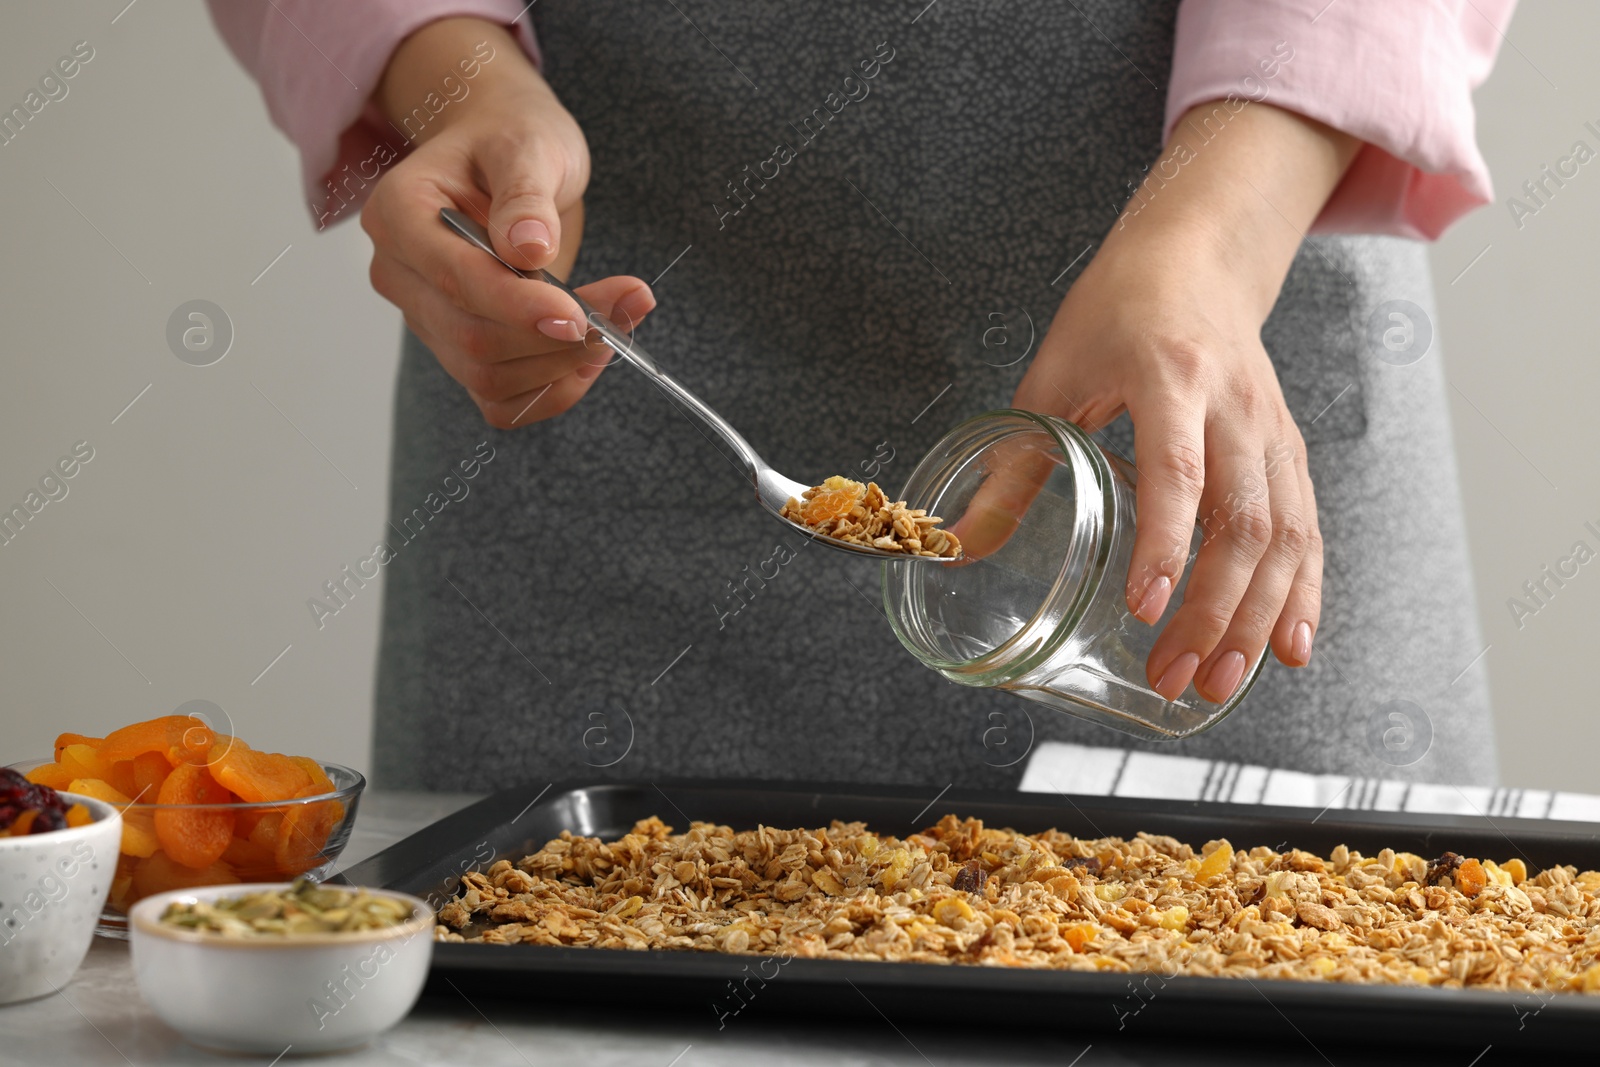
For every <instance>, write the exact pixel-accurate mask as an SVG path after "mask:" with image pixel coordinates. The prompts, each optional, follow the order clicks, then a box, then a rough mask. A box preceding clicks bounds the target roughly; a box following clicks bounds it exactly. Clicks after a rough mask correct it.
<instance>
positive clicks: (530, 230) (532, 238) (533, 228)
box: [506, 219, 555, 256]
mask: <svg viewBox="0 0 1600 1067" xmlns="http://www.w3.org/2000/svg"><path fill="white" fill-rule="evenodd" d="M506 240H508V241H510V242H511V243H512V244H513V245H515V246H516V248H517V250H518V251H519V252H521V253H522V254H523V255H527V256H538V255H543V254H544V253H546V252H549V251H550V250H551V249H552V248H554V247H555V246H554V245H552V244H551V243H550V227H548V226H546V225H545V224H544V223H542V222H540V221H539V220H538V219H523V220H522V221H521V222H519V223H517V224H516V225H515V226H513V227H511V231H510V232H509V233H507V234H506Z"/></svg>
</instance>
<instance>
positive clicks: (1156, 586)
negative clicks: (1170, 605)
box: [1133, 574, 1172, 626]
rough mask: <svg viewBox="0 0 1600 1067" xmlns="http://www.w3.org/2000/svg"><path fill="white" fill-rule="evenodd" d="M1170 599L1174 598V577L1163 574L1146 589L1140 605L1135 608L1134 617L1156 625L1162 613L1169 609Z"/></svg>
mask: <svg viewBox="0 0 1600 1067" xmlns="http://www.w3.org/2000/svg"><path fill="white" fill-rule="evenodd" d="M1170 599H1172V579H1171V578H1168V577H1167V576H1166V575H1165V574H1163V575H1161V576H1160V577H1158V578H1156V580H1155V581H1153V582H1151V583H1150V585H1149V587H1148V588H1146V589H1145V591H1144V597H1143V598H1141V599H1140V601H1139V606H1138V607H1136V608H1134V609H1133V615H1134V618H1136V619H1138V620H1139V621H1140V622H1144V623H1148V624H1150V625H1152V626H1153V625H1155V623H1156V621H1157V620H1159V619H1160V618H1161V613H1162V612H1164V611H1166V610H1167V601H1168V600H1170Z"/></svg>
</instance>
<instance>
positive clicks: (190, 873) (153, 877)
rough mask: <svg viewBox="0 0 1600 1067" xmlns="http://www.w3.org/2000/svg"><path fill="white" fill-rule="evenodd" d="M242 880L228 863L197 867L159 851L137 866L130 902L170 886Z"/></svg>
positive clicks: (184, 887) (192, 886) (190, 885)
mask: <svg viewBox="0 0 1600 1067" xmlns="http://www.w3.org/2000/svg"><path fill="white" fill-rule="evenodd" d="M238 883H239V876H238V875H236V874H234V873H233V868H231V867H229V866H228V865H227V864H226V863H220V862H219V863H213V864H212V865H211V866H209V867H205V868H201V869H199V870H196V869H195V868H193V867H185V866H183V865H182V864H181V863H174V862H173V861H172V857H170V856H168V855H167V854H166V853H164V852H157V853H155V854H154V855H152V856H150V857H149V858H148V859H144V860H140V861H139V866H138V867H136V868H134V871H133V883H132V885H131V886H130V892H129V893H128V903H129V904H130V905H131V904H134V903H136V902H138V901H140V900H143V899H144V898H145V897H148V896H152V895H153V894H156V893H165V892H166V891H167V890H169V889H194V888H196V887H198V886H203V885H237V884H238Z"/></svg>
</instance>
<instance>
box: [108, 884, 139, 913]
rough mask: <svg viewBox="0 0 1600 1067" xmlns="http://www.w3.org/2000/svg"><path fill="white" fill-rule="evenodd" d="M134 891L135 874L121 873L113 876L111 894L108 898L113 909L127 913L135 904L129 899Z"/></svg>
mask: <svg viewBox="0 0 1600 1067" xmlns="http://www.w3.org/2000/svg"><path fill="white" fill-rule="evenodd" d="M132 892H133V875H131V874H119V875H117V876H116V877H115V878H113V879H112V880H111V895H110V896H109V897H108V898H106V899H107V903H108V904H110V906H111V910H112V911H115V912H121V913H122V914H123V915H126V914H127V913H128V909H129V908H130V907H132V906H133V904H132V902H131V901H129V900H128V897H129V896H130V895H131V894H132Z"/></svg>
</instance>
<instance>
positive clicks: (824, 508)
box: [779, 475, 961, 559]
mask: <svg viewBox="0 0 1600 1067" xmlns="http://www.w3.org/2000/svg"><path fill="white" fill-rule="evenodd" d="M779 514H781V515H782V516H783V517H784V518H786V519H788V520H790V521H791V522H797V523H799V524H800V525H802V526H806V527H809V528H810V529H813V530H815V531H817V532H818V533H819V534H822V535H823V536H825V537H832V538H833V539H835V540H837V541H848V542H850V543H851V544H857V545H866V546H868V547H870V548H881V549H884V550H886V551H889V552H904V553H905V554H906V555H909V556H934V557H937V558H940V559H954V558H956V557H957V556H959V555H961V539H960V538H958V537H956V535H955V534H953V533H951V532H950V531H949V530H941V529H939V523H940V522H942V521H943V520H942V519H940V518H939V517H938V516H937V515H929V514H928V513H927V512H926V511H924V510H923V509H922V508H908V507H906V502H905V501H904V500H889V499H888V498H887V497H886V496H885V495H884V492H883V490H882V489H880V488H878V483H877V482H868V483H867V484H866V485H862V484H861V483H860V482H853V481H851V480H850V479H849V478H841V477H839V476H838V475H835V476H833V477H832V478H829V479H828V480H827V481H825V482H823V483H822V484H821V485H814V486H812V487H811V488H810V489H807V490H806V491H805V492H804V493H802V494H801V498H800V499H799V500H796V499H795V498H794V497H790V498H789V501H788V503H786V504H784V505H783V510H782V511H781V512H779Z"/></svg>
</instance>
